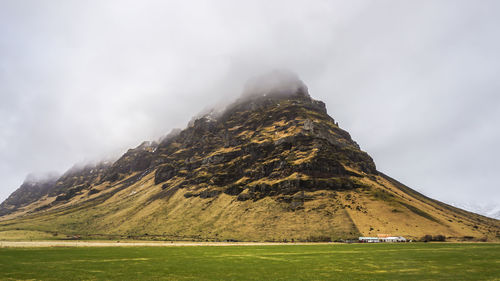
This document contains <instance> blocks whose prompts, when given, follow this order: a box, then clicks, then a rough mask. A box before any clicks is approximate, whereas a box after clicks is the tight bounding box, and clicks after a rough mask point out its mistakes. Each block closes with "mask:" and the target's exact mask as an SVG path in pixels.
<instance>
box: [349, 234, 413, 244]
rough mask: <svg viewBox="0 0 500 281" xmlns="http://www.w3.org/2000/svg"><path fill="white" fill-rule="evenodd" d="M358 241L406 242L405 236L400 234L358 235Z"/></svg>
mask: <svg viewBox="0 0 500 281" xmlns="http://www.w3.org/2000/svg"><path fill="white" fill-rule="evenodd" d="M358 241H359V242H360V243H382V242H388V243H394V242H406V238H404V237H402V236H387V237H359V240H358Z"/></svg>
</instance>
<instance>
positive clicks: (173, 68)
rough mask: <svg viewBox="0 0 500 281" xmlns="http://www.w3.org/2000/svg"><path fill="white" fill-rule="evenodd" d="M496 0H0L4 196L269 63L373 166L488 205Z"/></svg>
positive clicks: (121, 143)
mask: <svg viewBox="0 0 500 281" xmlns="http://www.w3.org/2000/svg"><path fill="white" fill-rule="evenodd" d="M499 14H500V2H499V1H486V0H483V1H456V0H455V1H439V0H437V1H436V0H433V1H421V0H419V1H416V0H415V1H396V0H394V1H351V0H350V1H311V0H309V1H245V2H242V1H118V0H117V1H67V0H64V1H48V0H47V1H19V0H12V1H8V0H1V1H0V120H1V121H0V201H1V200H3V199H5V198H6V197H7V196H8V195H9V194H10V193H11V192H13V191H14V190H15V189H16V188H17V187H18V186H19V185H20V184H21V183H22V181H23V179H24V178H25V176H26V175H27V174H28V173H30V172H36V173H41V172H46V171H53V170H55V171H60V172H63V171H64V170H66V169H67V168H69V167H70V166H72V165H73V164H74V163H76V162H82V161H90V160H95V159H99V158H102V157H109V156H114V155H119V154H120V153H123V152H124V151H125V150H126V149H127V148H130V147H134V146H137V145H138V144H139V143H140V142H141V141H142V140H150V139H156V138H158V137H160V136H161V135H163V134H165V133H167V132H168V131H169V130H170V129H172V128H174V127H183V126H185V124H186V123H187V122H188V121H189V119H190V118H191V117H192V116H193V115H195V114H196V113H198V112H200V111H202V110H203V109H204V108H206V107H209V106H211V105H215V104H218V103H221V102H225V101H227V100H229V99H233V98H236V97H237V96H238V95H239V94H240V92H241V90H242V87H243V86H244V83H245V81H246V80H247V79H248V78H251V77H253V76H255V75H258V74H262V73H265V72H268V71H270V70H273V69H277V68H279V69H289V70H291V71H294V72H295V73H297V74H298V75H299V76H300V77H301V79H302V80H303V81H304V82H305V83H306V84H307V86H308V87H309V92H310V94H311V95H312V96H313V97H314V98H316V99H320V100H323V101H324V102H325V103H326V105H327V108H328V112H329V113H330V115H331V116H332V117H333V118H335V119H336V120H337V121H339V122H340V126H341V127H342V128H344V129H346V130H348V131H349V132H350V133H351V135H352V136H353V138H354V139H355V140H356V141H357V142H358V143H359V144H360V145H361V147H362V148H363V149H364V150H365V151H367V152H368V153H369V154H370V155H372V157H373V158H374V159H375V163H376V164H377V167H378V169H379V170H380V171H382V172H385V173H387V174H389V175H390V176H392V177H394V178H396V179H398V180H400V181H402V182H403V183H405V184H407V185H409V186H410V187H412V188H415V189H417V190H419V191H421V192H423V193H425V194H427V195H429V196H431V197H434V198H437V199H440V200H444V201H447V202H450V201H455V202H493V203H496V204H500V188H499V187H500V186H499V183H498V179H497V177H498V171H500V162H499V161H498V159H500V149H499V148H498V144H499V143H500V129H499V128H500V125H498V124H497V123H499V122H500V91H499V90H500V79H499V78H498V74H499V73H500V56H499V50H500V34H499V33H500V32H499V30H500V17H499V16H498V15H499Z"/></svg>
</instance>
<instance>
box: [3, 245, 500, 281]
mask: <svg viewBox="0 0 500 281" xmlns="http://www.w3.org/2000/svg"><path fill="white" fill-rule="evenodd" d="M499 262H500V244H493V243H481V244H479V243H476V244H455V243H411V244H374V245H369V244H350V245H348V244H323V245H276V246H274V245H273V246H228V247H217V246H215V247H207V246H191V247H121V248H120V247H114V248H99V247H97V248H2V249H0V279H1V280H21V279H22V280H24V279H30V280H499V279H500V267H498V263H499Z"/></svg>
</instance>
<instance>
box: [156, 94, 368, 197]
mask: <svg viewBox="0 0 500 281" xmlns="http://www.w3.org/2000/svg"><path fill="white" fill-rule="evenodd" d="M153 158H154V160H153V162H152V163H156V164H157V165H158V168H157V170H156V173H155V184H160V183H163V187H164V188H165V189H168V188H173V187H180V188H189V189H190V190H192V192H189V195H188V196H186V197H192V196H199V197H200V198H212V197H216V196H218V195H219V194H220V193H225V194H228V195H232V196H238V197H237V198H238V200H249V199H253V200H258V199H259V198H262V197H265V196H275V195H279V194H294V193H296V192H299V191H304V190H307V191H313V190H323V189H330V190H339V189H352V188H357V187H360V186H362V185H361V184H360V183H359V182H358V181H356V179H355V178H356V177H357V176H360V174H359V173H366V174H376V173H377V171H376V167H375V164H374V163H373V160H372V159H371V157H370V156H368V154H366V153H365V152H363V151H361V150H360V149H359V146H358V145H357V144H356V143H355V142H354V141H353V140H352V139H351V137H350V135H349V134H348V133H347V132H346V131H344V130H342V129H340V128H339V127H338V126H337V125H336V123H335V122H334V120H333V119H332V118H331V117H329V116H328V115H327V114H326V109H325V106H324V103H322V102H319V101H315V100H313V99H311V98H310V97H309V95H305V94H304V93H303V92H300V93H299V94H295V95H289V96H286V97H283V96H278V97H277V96H265V97H262V96H260V97H255V98H253V99H250V100H245V101H244V102H237V103H235V104H233V105H232V106H230V107H229V108H228V109H227V110H226V111H225V112H223V113H222V114H221V115H220V116H219V117H218V118H216V119H213V118H208V117H201V118H199V119H197V120H195V121H194V122H192V125H191V127H188V128H187V129H185V130H183V131H181V132H180V133H179V134H178V135H176V136H175V137H172V138H169V139H168V140H166V141H163V142H162V143H160V144H159V146H158V148H157V149H156V151H155V152H154V156H153ZM154 165H155V164H153V166H154ZM346 167H350V168H349V169H347V168H346ZM356 171H358V172H356ZM244 191H245V192H244Z"/></svg>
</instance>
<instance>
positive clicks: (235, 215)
mask: <svg viewBox="0 0 500 281" xmlns="http://www.w3.org/2000/svg"><path fill="white" fill-rule="evenodd" d="M2 215H3V219H4V222H0V232H1V231H2V229H3V230H9V229H10V230H11V229H12V228H13V227H15V228H16V229H30V230H37V231H47V232H60V233H67V234H79V235H87V236H89V237H91V236H92V235H97V233H100V235H117V236H120V237H122V236H123V237H145V236H149V237H151V234H154V237H161V238H162V239H163V238H165V239H176V237H177V238H188V239H214V240H218V239H228V238H230V239H238V240H281V239H291V238H294V239H298V240H318V239H320V240H321V239H323V240H331V239H338V238H349V237H356V236H357V235H375V234H376V233H377V232H381V233H394V234H398V235H406V236H409V237H419V236H422V235H425V234H442V235H446V236H449V237H455V238H457V239H458V238H459V237H475V238H484V239H489V240H491V239H496V236H497V235H498V234H499V233H500V231H499V229H500V226H499V222H498V221H497V220H493V219H488V218H485V217H482V216H479V215H475V214H472V213H468V212H465V211H463V210H460V209H456V208H453V207H451V206H448V205H446V204H443V203H440V202H438V201H435V200H432V199H430V198H427V197H425V196H423V195H421V194H419V193H417V192H415V191H413V190H411V189H410V188H408V187H406V186H404V185H402V184H400V183H398V182H397V181H395V180H393V179H391V178H389V177H387V176H385V175H383V174H381V173H379V172H378V171H377V170H376V167H375V164H374V162H373V160H372V158H371V157H370V156H369V155H368V154H367V153H365V152H363V151H362V150H360V148H359V146H358V145H357V144H356V142H354V141H353V140H352V139H351V137H350V135H349V133H347V132H346V131H344V130H342V129H340V128H339V126H338V125H337V123H336V122H335V121H334V119H332V118H331V117H330V116H329V115H328V114H327V111H326V108H325V105H324V103H322V102H320V101H316V100H314V99H312V98H311V97H310V96H309V94H308V93H307V89H306V88H305V86H304V87H303V86H301V84H298V86H297V87H295V88H294V90H293V91H291V92H290V91H288V92H286V91H282V90H280V91H274V92H273V91H271V92H269V91H268V92H259V94H257V95H246V96H244V97H242V98H241V99H240V100H238V101H236V102H235V103H234V104H232V105H230V106H228V107H227V108H226V109H225V110H224V111H223V112H221V113H218V114H208V115H204V116H201V117H199V118H197V119H195V120H194V122H192V123H191V124H190V126H189V127H188V128H186V129H184V130H182V131H180V132H175V133H172V134H170V135H169V136H167V137H165V138H164V139H163V140H162V141H160V142H159V143H156V142H144V143H143V144H141V145H140V146H138V147H136V148H134V149H130V150H129V151H127V152H126V153H125V154H124V155H123V156H122V157H121V158H120V159H118V160H117V161H115V162H114V163H100V164H97V165H89V166H85V167H80V168H74V169H71V170H70V171H68V172H66V173H65V174H64V175H63V176H61V177H60V178H58V179H57V180H51V181H47V182H43V183H42V182H40V183H36V184H35V185H33V184H28V183H25V184H23V185H22V186H21V187H20V188H19V189H18V190H17V191H16V192H14V193H13V194H12V195H11V196H10V197H9V198H8V199H7V200H6V201H5V202H3V203H2V204H1V205H0V216H2Z"/></svg>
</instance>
